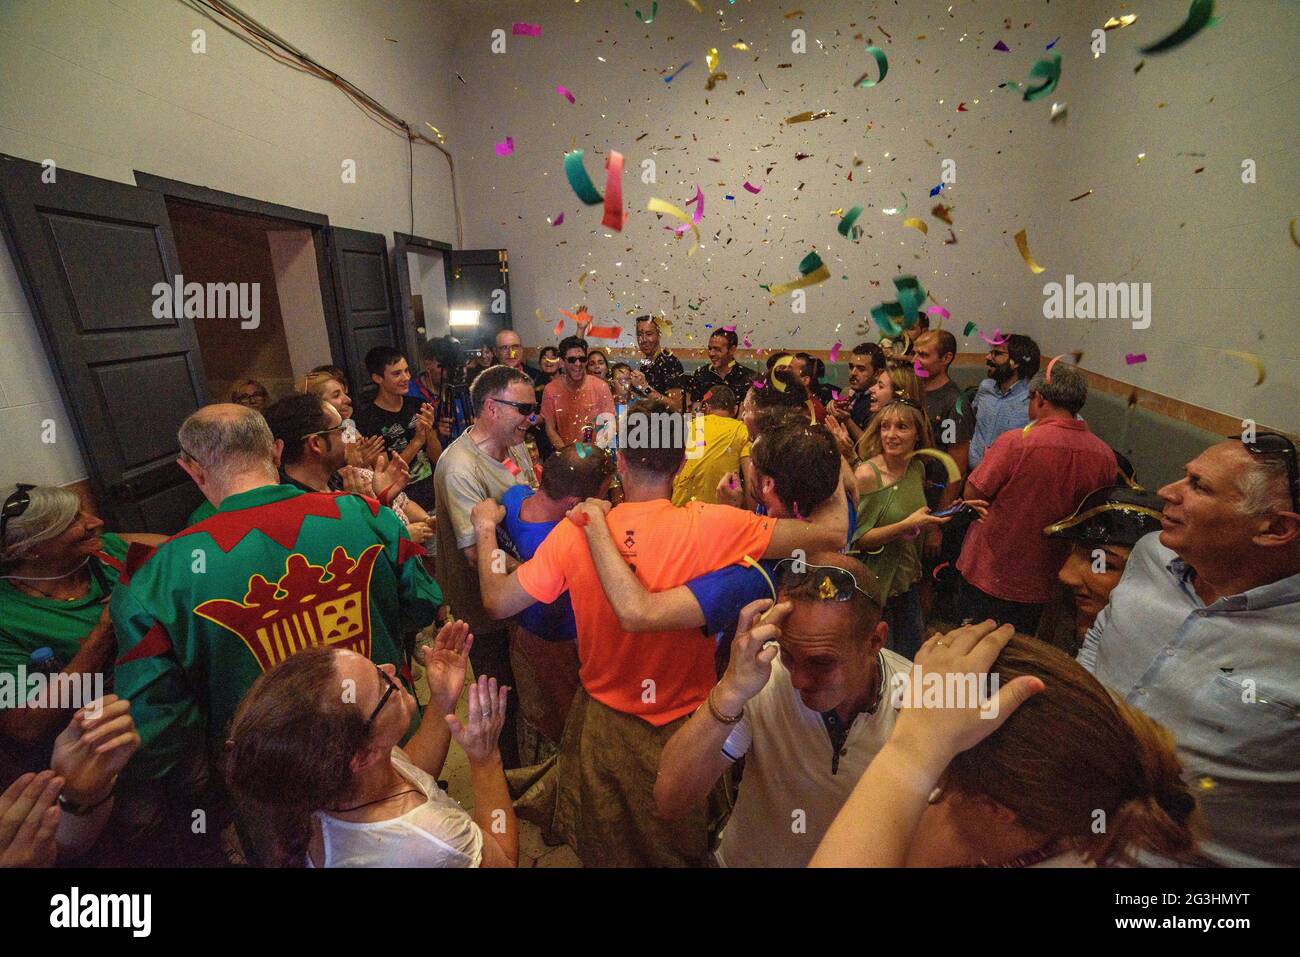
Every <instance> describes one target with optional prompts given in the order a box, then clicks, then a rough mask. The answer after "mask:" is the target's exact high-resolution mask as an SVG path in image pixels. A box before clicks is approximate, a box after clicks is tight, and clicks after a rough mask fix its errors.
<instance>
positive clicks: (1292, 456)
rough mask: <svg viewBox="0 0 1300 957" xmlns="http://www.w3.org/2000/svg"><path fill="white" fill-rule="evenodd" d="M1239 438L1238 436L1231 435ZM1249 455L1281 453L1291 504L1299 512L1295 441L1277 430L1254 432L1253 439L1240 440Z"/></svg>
mask: <svg viewBox="0 0 1300 957" xmlns="http://www.w3.org/2000/svg"><path fill="white" fill-rule="evenodd" d="M1231 438H1234V439H1235V438H1240V436H1236V435H1234V436H1231ZM1241 444H1242V445H1244V446H1246V451H1247V452H1249V453H1250V454H1251V455H1281V456H1282V457H1283V460H1284V461H1285V462H1286V478H1287V484H1288V486H1289V487H1290V490H1291V504H1292V505H1293V506H1294V507H1295V510H1296V511H1297V512H1300V463H1297V461H1296V448H1295V443H1294V442H1292V441H1291V440H1290V439H1288V438H1287V437H1286V436H1285V435H1280V434H1278V433H1277V432H1256V433H1255V441H1254V442H1247V441H1246V440H1245V439H1242V440H1241Z"/></svg>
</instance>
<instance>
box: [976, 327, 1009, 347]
mask: <svg viewBox="0 0 1300 957" xmlns="http://www.w3.org/2000/svg"><path fill="white" fill-rule="evenodd" d="M980 338H981V339H983V340H984V341H985V342H987V343H988V344H989V345H991V346H1005V345H1006V344H1007V340H1008V339H1009V338H1010V337H1008V336H1004V335H1002V327H1001V326H999V327H998V328H996V329H994V330H993V338H992V339H990V338H989V337H988V336H986V335H984V333H983V332H981V333H980Z"/></svg>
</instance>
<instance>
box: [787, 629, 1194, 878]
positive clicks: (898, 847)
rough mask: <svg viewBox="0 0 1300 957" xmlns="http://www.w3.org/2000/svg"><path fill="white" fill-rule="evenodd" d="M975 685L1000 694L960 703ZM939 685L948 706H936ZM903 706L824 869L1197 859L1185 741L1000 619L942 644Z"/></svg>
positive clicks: (929, 648) (907, 684) (823, 857)
mask: <svg viewBox="0 0 1300 957" xmlns="http://www.w3.org/2000/svg"><path fill="white" fill-rule="evenodd" d="M972 678H974V679H976V682H975V683H981V682H983V681H984V680H985V679H986V678H987V679H988V683H989V684H990V685H991V687H990V688H987V689H985V688H983V687H982V685H981V688H980V690H979V692H978V693H976V694H966V695H953V693H952V692H953V690H962V683H963V679H965V681H966V682H968V683H969V682H970V679H972ZM994 680H996V682H997V683H996V684H993V681H994ZM930 684H933V685H934V686H935V687H936V688H942V689H950V690H947V694H949V695H952V698H951V700H949V699H945V700H943V701H940V702H939V703H938V706H935V704H934V703H933V701H932V697H931V694H930V692H929V691H928V690H926V688H925V687H922V686H923V685H924V686H928V685H930ZM986 692H987V693H986ZM958 699H962V700H958ZM894 703H895V704H896V705H899V706H900V711H899V714H898V720H897V722H896V723H895V725H894V729H893V732H892V734H891V735H890V738H889V740H888V741H887V742H886V744H885V746H884V747H883V748H882V749H881V750H880V753H879V754H877V755H876V757H875V758H874V759H873V760H872V762H871V764H870V765H869V766H868V767H867V771H866V773H865V774H863V776H862V779H861V780H860V781H859V782H858V784H857V787H856V788H855V789H854V791H853V794H852V795H851V796H850V797H849V800H848V801H847V802H846V803H845V805H844V807H843V808H842V809H841V811H840V813H839V815H838V816H837V817H836V818H835V821H834V823H833V824H831V827H830V829H829V830H828V831H827V832H826V836H825V837H824V838H823V839H822V842H821V845H820V846H819V847H818V848H817V852H816V853H815V854H814V855H813V859H812V866H813V867H901V866H908V867H1092V866H1107V865H1113V864H1125V863H1131V862H1133V860H1134V859H1135V857H1136V855H1137V854H1139V853H1147V854H1153V855H1156V856H1158V857H1160V858H1164V859H1171V860H1184V861H1191V860H1192V859H1193V854H1194V852H1195V849H1196V839H1197V836H1198V832H1199V831H1200V829H1201V827H1200V820H1199V815H1198V814H1197V812H1196V800H1195V798H1194V797H1193V795H1192V793H1191V791H1190V790H1189V789H1188V787H1187V785H1186V784H1185V783H1184V782H1183V780H1182V776H1181V771H1182V769H1181V767H1180V765H1179V762H1178V757H1177V752H1176V751H1175V749H1174V741H1173V737H1172V736H1171V735H1170V734H1169V732H1168V731H1167V730H1165V728H1163V727H1161V726H1160V725H1159V724H1157V723H1156V722H1155V721H1153V720H1152V719H1151V718H1149V717H1147V716H1146V715H1145V714H1143V713H1142V712H1141V711H1138V710H1137V709H1136V708H1133V707H1130V706H1129V705H1128V704H1126V703H1124V702H1123V701H1120V700H1118V699H1116V698H1115V697H1114V696H1112V695H1111V693H1110V692H1108V691H1107V690H1106V689H1105V688H1104V687H1103V686H1102V685H1101V684H1100V683H1099V682H1098V681H1097V679H1095V678H1094V677H1093V676H1092V675H1090V674H1089V673H1088V672H1087V671H1086V670H1085V669H1084V668H1083V666H1082V665H1080V664H1079V663H1078V662H1076V661H1075V660H1074V659H1073V658H1071V657H1070V656H1068V655H1066V654H1065V653H1064V652H1062V651H1060V650H1059V649H1057V648H1053V647H1052V646H1051V645H1048V644H1046V643H1044V642H1041V641H1037V640H1035V639H1033V638H1030V637H1027V636H1025V635H1017V634H1013V631H1012V628H1011V626H1010V625H1003V626H1001V627H998V626H997V625H996V624H995V623H993V622H991V621H985V622H981V623H980V624H977V625H969V626H967V627H965V628H958V629H957V630H956V631H952V632H949V633H948V634H946V635H935V636H934V637H932V638H930V639H929V640H928V641H927V642H926V643H925V645H924V647H922V649H921V651H920V652H919V653H918V654H917V656H916V668H915V669H914V670H913V672H912V675H911V676H910V678H909V679H907V680H906V681H900V682H898V683H897V684H896V687H895V688H894Z"/></svg>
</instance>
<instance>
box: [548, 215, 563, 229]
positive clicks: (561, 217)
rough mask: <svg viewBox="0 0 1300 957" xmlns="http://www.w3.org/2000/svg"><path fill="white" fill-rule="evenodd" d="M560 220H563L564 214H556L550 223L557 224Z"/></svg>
mask: <svg viewBox="0 0 1300 957" xmlns="http://www.w3.org/2000/svg"><path fill="white" fill-rule="evenodd" d="M562 222H564V214H563V213H560V215H558V216H556V217H555V219H553V220H551V225H552V226H558V225H560V223H562Z"/></svg>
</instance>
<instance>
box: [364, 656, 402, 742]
mask: <svg viewBox="0 0 1300 957" xmlns="http://www.w3.org/2000/svg"><path fill="white" fill-rule="evenodd" d="M375 670H376V671H377V672H379V677H381V678H383V679H384V681H385V682H387V684H388V687H387V688H386V689H385V690H384V694H383V696H382V697H381V698H380V699H379V704H377V705H375V710H374V711H372V712H370V717H368V718H366V731H367V732H368V731H369V730H370V726H371V725H372V724H374V722H375V719H376V718H377V717H379V712H380V711H383V710H384V705H386V704H388V699H389V698H391V697H392V696H393V693H394V692H395V691H397V689H398V687H399V686H398V684H397V682H395V681H394V680H393V679H392V678H390V677H388V672H387V671H385V670H384V669H383V668H380V667H379V666H378V665H376V666H375Z"/></svg>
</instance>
